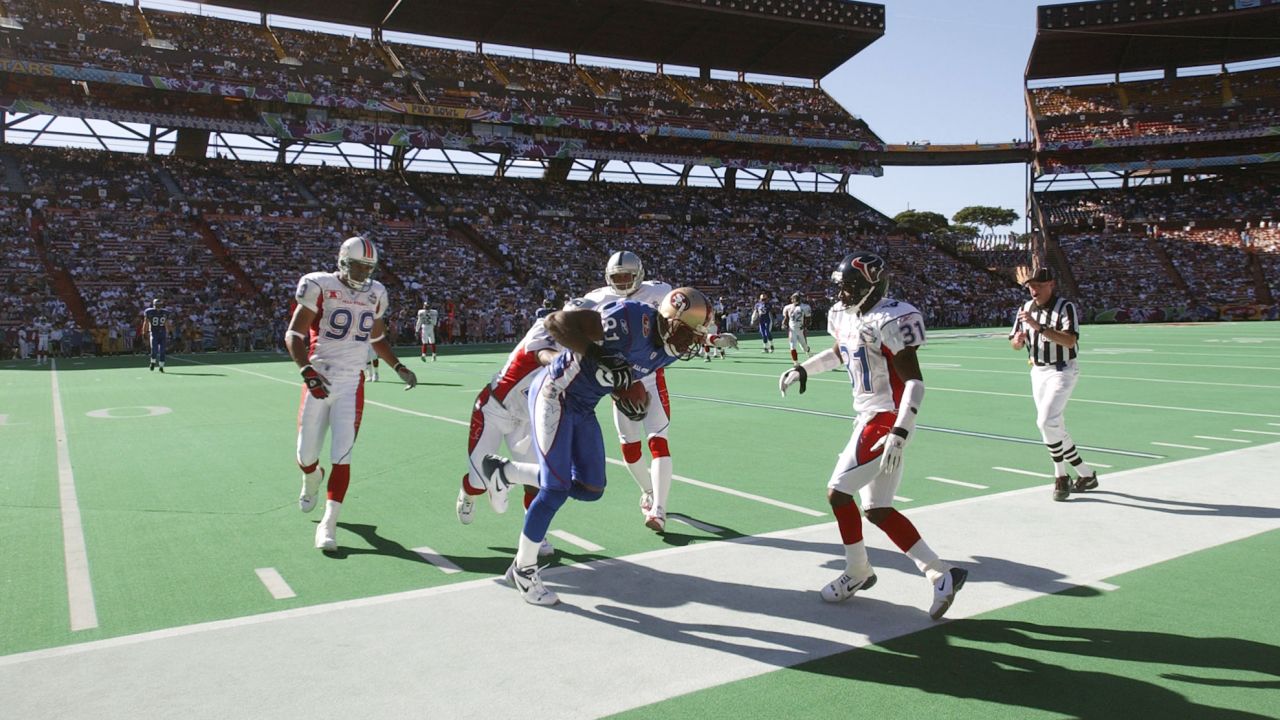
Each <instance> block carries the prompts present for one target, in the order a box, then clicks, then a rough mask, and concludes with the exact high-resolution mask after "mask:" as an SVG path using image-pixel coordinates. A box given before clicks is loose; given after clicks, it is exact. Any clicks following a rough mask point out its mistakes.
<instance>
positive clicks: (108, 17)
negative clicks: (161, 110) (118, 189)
mask: <svg viewBox="0 0 1280 720" xmlns="http://www.w3.org/2000/svg"><path fill="white" fill-rule="evenodd" d="M6 9H7V13H8V14H9V15H10V16H11V17H14V18H16V19H17V20H19V21H20V22H21V23H22V24H23V27H24V29H23V31H21V32H8V33H4V34H3V36H2V37H0V54H3V55H5V56H9V57H17V58H22V59H27V60H46V61H49V62H57V63H63V64H70V65H74V66H86V67H89V66H92V67H100V68H103V69H107V70H114V71H120V72H130V73H144V74H152V75H157V76H161V77H167V78H173V79H177V80H199V81H212V82H220V83H230V84H247V85H252V86H255V87H258V88H261V89H264V90H269V91H273V92H275V93H277V94H282V93H284V92H285V91H289V90H297V91H305V92H308V93H310V94H311V95H312V96H315V97H317V98H326V99H325V100H323V102H324V103H327V104H336V105H339V106H350V107H359V106H361V105H362V104H363V103H364V101H367V100H384V101H390V102H400V103H422V102H429V103H432V104H439V105H445V106H454V107H465V108H473V109H478V110H485V111H492V112H499V113H515V114H524V113H530V114H558V115H568V116H571V117H579V118H586V119H592V120H609V119H617V120H621V121H623V122H627V123H655V122H661V123H663V124H668V125H677V126H686V127H693V128H703V129H708V130H722V131H729V130H736V131H741V132H753V133H768V134H782V135H804V136H810V137H819V138H836V139H845V140H862V141H871V142H878V139H877V138H875V136H874V135H873V134H872V133H871V131H870V130H869V129H868V128H867V126H866V124H865V123H863V122H862V121H861V120H859V119H857V118H855V117H853V116H851V115H850V114H849V113H848V112H846V111H845V110H844V109H843V108H841V107H840V106H839V105H838V104H837V103H835V102H834V101H833V100H832V99H831V97H830V96H829V95H827V94H826V93H825V92H823V91H822V90H821V89H818V88H812V87H796V86H781V85H772V84H762V83H745V82H739V81H736V80H727V79H698V78H693V77H687V76H664V75H660V74H657V73H650V72H639V71H635V70H626V69H615V68H597V67H588V66H580V67H579V66H573V65H569V64H566V63H560V62H553V61H547V60H533V59H525V58H517V57H510V56H503V55H488V56H482V55H480V54H478V53H475V52H462V51H457V50H445V49H440V48H432V47H426V46H420V45H410V44H404V43H387V44H384V43H382V42H381V41H375V40H371V39H368V38H364V37H358V36H350V37H347V36H341V35H335V34H329V33H321V32H315V31H309V30H296V29H291V28H283V27H267V26H262V25H255V24H251V23H246V22H238V21H234V20H227V19H222V18H216V17H211V16H204V15H193V14H189V13H179V12H167V11H159V10H154V9H149V8H147V9H142V10H141V11H139V10H138V9H135V8H132V7H129V6H121V5H118V4H108V3H104V2H100V1H99V0H87V1H85V2H79V1H73V0H10V2H8V3H7V4H6ZM144 18H145V21H144ZM144 28H147V29H149V31H150V35H149V36H147V35H146V34H145V30H144ZM144 40H148V41H161V42H163V43H165V44H167V45H168V46H169V47H172V48H173V49H159V48H155V47H150V46H147V45H144V44H143V41H144ZM400 67H403V69H404V72H403V73H401V72H398V71H397V70H398V68H400ZM406 75H407V77H406ZM410 80H416V81H417V82H416V83H411V82H409V81H410Z"/></svg>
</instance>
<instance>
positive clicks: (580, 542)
mask: <svg viewBox="0 0 1280 720" xmlns="http://www.w3.org/2000/svg"><path fill="white" fill-rule="evenodd" d="M547 534H548V535H552V536H555V537H557V538H559V539H561V540H563V541H565V542H567V543H569V544H570V545H577V546H578V547H580V548H582V549H583V550H586V551H587V552H600V551H601V550H604V546H603V545H597V544H595V543H593V542H591V541H590V540H584V539H583V538H580V537H578V536H577V535H574V534H573V533H571V532H569V531H567V530H549V531H548V532H547Z"/></svg>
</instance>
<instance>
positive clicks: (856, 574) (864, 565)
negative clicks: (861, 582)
mask: <svg viewBox="0 0 1280 720" xmlns="http://www.w3.org/2000/svg"><path fill="white" fill-rule="evenodd" d="M844 563H845V565H844V572H845V574H846V575H848V576H849V577H851V578H858V579H866V578H867V577H869V576H870V575H871V572H872V570H871V561H870V560H869V559H868V558H867V545H866V543H864V542H862V541H861V540H859V541H858V542H856V543H854V544H852V545H845V546H844Z"/></svg>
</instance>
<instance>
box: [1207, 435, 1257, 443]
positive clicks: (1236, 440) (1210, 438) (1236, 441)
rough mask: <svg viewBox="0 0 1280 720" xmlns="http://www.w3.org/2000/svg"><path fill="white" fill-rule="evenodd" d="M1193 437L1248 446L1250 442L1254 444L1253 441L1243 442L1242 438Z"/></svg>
mask: <svg viewBox="0 0 1280 720" xmlns="http://www.w3.org/2000/svg"><path fill="white" fill-rule="evenodd" d="M1192 437H1194V438H1195V439H1197V440H1221V441H1222V442H1233V443H1246V444H1247V443H1249V442H1252V441H1251V440H1241V439H1240V438H1224V437H1217V436H1216V435H1193V436H1192Z"/></svg>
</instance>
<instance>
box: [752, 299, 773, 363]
mask: <svg viewBox="0 0 1280 720" xmlns="http://www.w3.org/2000/svg"><path fill="white" fill-rule="evenodd" d="M751 324H752V325H755V326H756V330H757V331H759V333H760V343H761V344H762V345H763V347H764V349H763V350H762V351H761V352H767V353H771V352H773V305H772V304H770V303H769V293H760V299H759V300H757V301H756V304H755V307H753V308H752V309H751Z"/></svg>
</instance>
